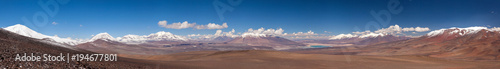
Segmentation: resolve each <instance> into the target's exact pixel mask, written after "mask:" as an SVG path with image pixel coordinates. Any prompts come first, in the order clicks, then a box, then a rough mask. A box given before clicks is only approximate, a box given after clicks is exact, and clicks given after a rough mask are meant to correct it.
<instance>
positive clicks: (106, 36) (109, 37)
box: [88, 32, 116, 42]
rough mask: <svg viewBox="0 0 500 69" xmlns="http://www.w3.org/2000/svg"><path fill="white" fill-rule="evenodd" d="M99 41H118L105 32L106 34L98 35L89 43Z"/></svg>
mask: <svg viewBox="0 0 500 69" xmlns="http://www.w3.org/2000/svg"><path fill="white" fill-rule="evenodd" d="M99 39H102V40H105V41H107V40H112V41H114V40H116V39H115V38H113V36H111V35H109V34H108V33H107V32H104V33H99V34H97V35H95V36H94V37H92V38H91V39H90V40H89V41H88V42H92V41H95V40H99Z"/></svg>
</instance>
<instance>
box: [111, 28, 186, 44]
mask: <svg viewBox="0 0 500 69" xmlns="http://www.w3.org/2000/svg"><path fill="white" fill-rule="evenodd" d="M116 40H117V41H120V42H125V43H143V42H147V41H187V40H188V39H187V38H185V37H182V36H178V35H174V34H172V33H170V32H165V31H160V32H157V33H151V34H150V35H142V36H139V35H125V36H123V37H118V38H116Z"/></svg>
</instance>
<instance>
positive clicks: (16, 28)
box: [4, 24, 82, 45]
mask: <svg viewBox="0 0 500 69" xmlns="http://www.w3.org/2000/svg"><path fill="white" fill-rule="evenodd" d="M4 29H5V30H8V31H10V32H14V33H17V34H19V35H23V36H26V37H31V38H35V39H44V38H48V39H50V40H53V41H55V42H58V43H63V44H68V45H77V44H80V43H82V42H79V41H76V40H72V39H70V38H59V37H57V36H48V35H44V34H41V33H38V32H36V31H33V30H32V29H30V28H28V27H26V26H24V25H21V24H16V25H13V26H9V27H6V28H4Z"/></svg>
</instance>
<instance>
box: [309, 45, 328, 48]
mask: <svg viewBox="0 0 500 69" xmlns="http://www.w3.org/2000/svg"><path fill="white" fill-rule="evenodd" d="M310 47H311V48H325V47H331V46H323V45H312V46H310Z"/></svg>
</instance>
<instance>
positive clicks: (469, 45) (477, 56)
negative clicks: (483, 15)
mask: <svg viewBox="0 0 500 69" xmlns="http://www.w3.org/2000/svg"><path fill="white" fill-rule="evenodd" d="M364 50H372V52H370V53H363V54H361V55H374V54H383V55H428V56H430V57H438V58H448V59H450V58H451V59H470V60H499V59H498V58H500V52H499V51H500V28H497V27H495V28H487V27H467V28H456V27H454V28H449V29H440V30H434V31H431V32H429V33H428V34H426V35H424V36H422V37H418V38H413V39H408V40H402V41H395V42H392V43H384V44H378V45H371V46H367V47H366V48H365V49H364Z"/></svg>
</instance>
